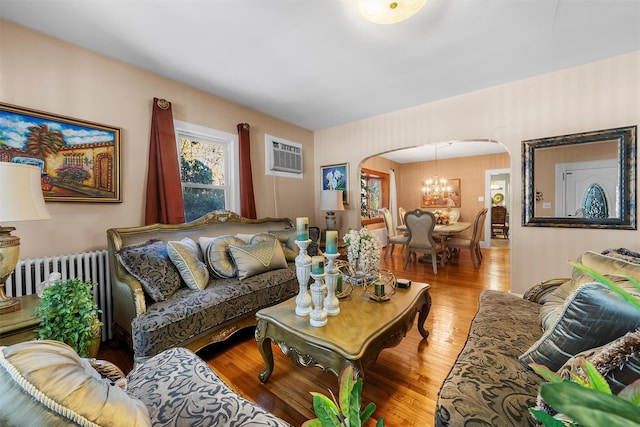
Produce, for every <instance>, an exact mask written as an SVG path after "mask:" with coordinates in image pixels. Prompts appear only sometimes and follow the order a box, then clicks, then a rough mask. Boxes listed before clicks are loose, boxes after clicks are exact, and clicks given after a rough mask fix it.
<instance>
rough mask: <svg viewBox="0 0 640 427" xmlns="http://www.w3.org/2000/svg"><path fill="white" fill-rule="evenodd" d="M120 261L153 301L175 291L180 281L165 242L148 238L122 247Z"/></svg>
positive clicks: (119, 255)
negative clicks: (142, 241)
mask: <svg viewBox="0 0 640 427" xmlns="http://www.w3.org/2000/svg"><path fill="white" fill-rule="evenodd" d="M118 258H119V259H120V262H121V263H122V265H123V266H124V268H126V269H127V271H128V272H129V273H130V274H131V275H132V276H133V277H135V278H136V279H138V280H139V281H140V284H141V285H142V288H143V289H144V291H145V293H146V294H147V295H148V296H149V297H151V299H153V300H154V301H156V302H158V301H164V300H166V299H167V297H169V296H171V295H172V294H173V293H174V292H175V291H177V290H178V289H179V288H180V286H181V285H182V282H181V281H180V273H179V272H178V269H177V268H176V267H175V265H173V263H172V262H171V259H170V258H169V253H168V252H167V242H165V241H162V240H149V241H146V242H144V243H140V244H137V245H131V246H127V247H124V248H122V249H121V250H120V251H119V252H118Z"/></svg>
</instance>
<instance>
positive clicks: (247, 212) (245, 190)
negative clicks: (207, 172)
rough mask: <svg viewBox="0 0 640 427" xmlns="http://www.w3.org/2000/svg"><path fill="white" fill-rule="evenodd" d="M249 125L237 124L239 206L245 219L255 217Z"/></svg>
mask: <svg viewBox="0 0 640 427" xmlns="http://www.w3.org/2000/svg"><path fill="white" fill-rule="evenodd" d="M249 129H250V126H249V123H240V124H238V140H239V142H240V150H239V152H240V206H241V215H242V216H243V217H245V218H254V219H255V218H257V217H256V201H255V198H254V195H253V177H252V175H251V137H250V135H249Z"/></svg>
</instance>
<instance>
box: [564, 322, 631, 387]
mask: <svg viewBox="0 0 640 427" xmlns="http://www.w3.org/2000/svg"><path fill="white" fill-rule="evenodd" d="M581 358H585V359H586V360H587V361H589V362H591V364H593V366H594V367H595V368H596V369H597V370H598V372H600V373H601V374H602V375H603V376H604V377H605V378H606V380H607V383H609V386H610V387H611V391H612V392H613V393H614V394H618V393H619V392H620V390H622V389H623V388H624V387H625V386H627V385H629V384H631V383H632V382H634V381H636V380H638V379H640V329H637V330H635V331H633V332H628V333H627V334H625V335H623V336H621V337H620V338H618V339H617V340H615V341H613V342H610V343H609V344H606V345H603V346H601V347H597V348H592V349H589V350H587V351H583V352H582V353H579V354H577V355H575V356H573V357H572V358H571V359H569V360H568V361H567V363H565V364H564V365H563V366H562V368H560V370H559V371H558V375H560V376H561V377H563V378H565V379H572V376H573V375H577V376H579V377H580V378H582V379H585V380H586V376H585V374H584V372H583V371H582V368H581V367H580V359H581Z"/></svg>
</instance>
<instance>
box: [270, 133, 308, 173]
mask: <svg viewBox="0 0 640 427" xmlns="http://www.w3.org/2000/svg"><path fill="white" fill-rule="evenodd" d="M264 148H265V156H264V157H265V167H264V169H265V173H266V175H274V176H282V177H287V178H298V179H302V178H303V173H302V171H303V168H302V144H298V143H297V142H292V141H287V140H286V139H282V138H277V137H275V136H272V135H266V134H265V136H264Z"/></svg>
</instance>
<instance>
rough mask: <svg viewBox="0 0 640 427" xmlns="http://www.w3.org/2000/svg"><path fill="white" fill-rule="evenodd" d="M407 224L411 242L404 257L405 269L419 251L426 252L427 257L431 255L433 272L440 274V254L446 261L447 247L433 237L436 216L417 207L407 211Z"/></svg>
mask: <svg viewBox="0 0 640 427" xmlns="http://www.w3.org/2000/svg"><path fill="white" fill-rule="evenodd" d="M404 221H405V225H406V226H407V231H408V233H409V236H408V237H409V242H408V243H407V251H406V254H405V258H404V267H403V268H404V269H405V270H406V269H407V264H408V263H409V259H410V258H412V257H413V258H414V261H415V260H416V258H417V253H418V252H422V253H424V255H425V257H426V256H427V255H431V264H432V266H433V274H438V254H440V255H441V263H442V264H443V265H444V262H445V258H446V257H445V247H444V246H443V245H442V243H440V242H439V241H438V242H436V241H434V239H433V229H434V227H435V225H436V217H435V216H434V215H433V213H431V212H429V211H423V210H420V209H415V210H412V211H409V212H407V213H406V215H405V217H404Z"/></svg>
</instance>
